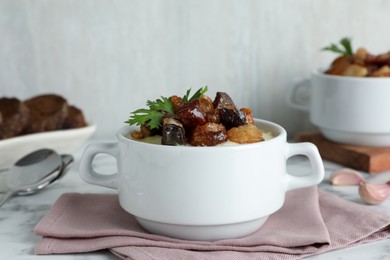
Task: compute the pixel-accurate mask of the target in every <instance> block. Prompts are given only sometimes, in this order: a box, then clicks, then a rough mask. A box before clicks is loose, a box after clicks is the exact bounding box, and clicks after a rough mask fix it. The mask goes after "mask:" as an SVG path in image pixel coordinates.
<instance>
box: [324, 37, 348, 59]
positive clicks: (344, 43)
mask: <svg viewBox="0 0 390 260" xmlns="http://www.w3.org/2000/svg"><path fill="white" fill-rule="evenodd" d="M340 45H341V47H342V48H340V47H339V46H337V45H336V44H334V43H332V44H331V45H329V46H328V47H325V48H322V50H323V51H332V52H335V53H339V54H341V55H342V56H348V57H352V56H353V50H352V44H351V39H350V38H346V37H345V38H342V39H341V40H340Z"/></svg>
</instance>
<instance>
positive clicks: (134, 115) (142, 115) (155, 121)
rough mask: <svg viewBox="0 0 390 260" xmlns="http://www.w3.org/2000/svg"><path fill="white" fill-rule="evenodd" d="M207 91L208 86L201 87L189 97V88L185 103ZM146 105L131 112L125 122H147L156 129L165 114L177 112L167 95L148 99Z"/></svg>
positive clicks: (131, 123) (135, 123)
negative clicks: (152, 99)
mask: <svg viewBox="0 0 390 260" xmlns="http://www.w3.org/2000/svg"><path fill="white" fill-rule="evenodd" d="M206 91H207V86H206V87H204V88H200V89H199V90H198V91H196V92H195V94H194V95H192V97H189V96H190V93H191V89H188V90H187V92H186V94H185V95H184V97H183V103H186V102H189V101H192V100H195V99H198V98H200V97H201V96H202V95H204V94H205V93H206ZM146 105H147V106H148V107H149V109H146V108H141V109H137V110H135V111H133V112H131V113H130V118H129V120H127V121H125V123H127V124H129V125H143V124H147V125H148V126H149V128H150V129H155V128H159V127H160V126H161V122H162V119H163V118H164V116H166V115H169V114H174V113H175V111H174V108H173V104H172V101H171V99H170V98H167V97H163V96H161V99H156V100H155V101H151V100H147V101H146Z"/></svg>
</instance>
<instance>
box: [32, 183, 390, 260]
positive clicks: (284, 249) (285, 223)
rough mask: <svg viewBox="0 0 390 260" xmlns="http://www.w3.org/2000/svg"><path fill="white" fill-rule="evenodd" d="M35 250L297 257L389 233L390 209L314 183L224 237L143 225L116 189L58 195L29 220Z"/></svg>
mask: <svg viewBox="0 0 390 260" xmlns="http://www.w3.org/2000/svg"><path fill="white" fill-rule="evenodd" d="M35 232H36V234H37V235H39V236H43V238H42V240H41V241H40V242H39V244H38V245H37V246H36V248H35V252H36V254H58V253H80V252H90V251H96V250H101V249H109V250H111V252H112V253H114V254H116V255H118V256H119V257H121V258H129V259H140V260H143V259H145V260H146V259H147V260H152V259H153V260H154V259H215V260H217V259H218V260H219V259H221V260H222V259H223V260H229V259H232V260H233V259H265V258H266V259H300V258H302V257H303V256H308V255H314V254H319V253H321V252H325V251H329V250H333V249H337V248H344V247H348V246H352V245H358V244H362V243H366V242H370V241H376V240H380V239H385V238H389V237H390V216H387V215H385V214H382V213H380V212H375V211H373V210H372V209H371V208H370V207H369V206H363V205H358V204H355V203H352V202H348V201H345V200H343V199H340V198H338V197H336V196H334V195H330V194H327V193H325V192H323V191H321V190H318V189H317V188H316V187H311V188H305V189H299V190H295V191H290V192H288V193H287V194H286V201H285V204H284V205H283V207H282V208H281V209H280V210H279V211H277V212H276V213H274V214H273V215H271V216H270V217H269V219H268V220H267V222H266V223H265V224H264V226H263V227H262V228H260V229H259V230H258V231H256V232H255V233H253V234H251V235H249V236H246V237H243V238H239V239H229V240H219V241H213V242H207V241H186V240H179V239H174V238H169V237H164V236H159V235H154V234H150V233H148V232H146V231H145V230H144V229H143V228H142V227H141V226H139V225H138V224H137V222H136V220H135V218H134V217H133V216H132V215H130V214H128V213H127V212H125V211H124V210H122V208H121V207H120V206H119V203H118V197H117V196H116V195H107V194H78V193H68V194H64V195H62V196H61V197H60V198H59V199H58V201H57V202H56V203H55V204H54V205H53V207H52V208H51V209H50V210H49V212H48V213H47V214H46V215H45V216H44V217H43V219H42V220H41V221H40V222H39V223H38V224H37V225H36V227H35Z"/></svg>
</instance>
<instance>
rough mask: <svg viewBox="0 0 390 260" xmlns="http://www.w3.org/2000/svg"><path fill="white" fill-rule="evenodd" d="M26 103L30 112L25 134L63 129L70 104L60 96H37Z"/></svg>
mask: <svg viewBox="0 0 390 260" xmlns="http://www.w3.org/2000/svg"><path fill="white" fill-rule="evenodd" d="M24 103H25V104H26V106H27V107H28V109H29V111H30V120H29V123H28V125H27V127H26V129H25V131H24V132H25V134H28V133H36V132H44V131H53V130H58V129H61V128H62V125H63V123H64V120H65V118H66V117H67V115H68V103H67V101H66V99H64V98H63V97H61V96H59V95H55V94H46V95H40V96H35V97H32V98H30V99H28V100H26V101H25V102H24Z"/></svg>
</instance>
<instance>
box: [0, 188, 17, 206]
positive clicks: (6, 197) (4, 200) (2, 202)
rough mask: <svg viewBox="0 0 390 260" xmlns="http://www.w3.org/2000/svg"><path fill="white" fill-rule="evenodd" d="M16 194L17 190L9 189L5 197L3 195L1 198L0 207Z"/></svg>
mask: <svg viewBox="0 0 390 260" xmlns="http://www.w3.org/2000/svg"><path fill="white" fill-rule="evenodd" d="M15 194H16V191H14V190H12V191H8V192H7V193H6V194H5V195H4V196H3V197H1V200H0V207H1V206H3V204H4V203H5V202H6V201H7V200H8V199H9V198H11V197H12V196H13V195H15Z"/></svg>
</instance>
